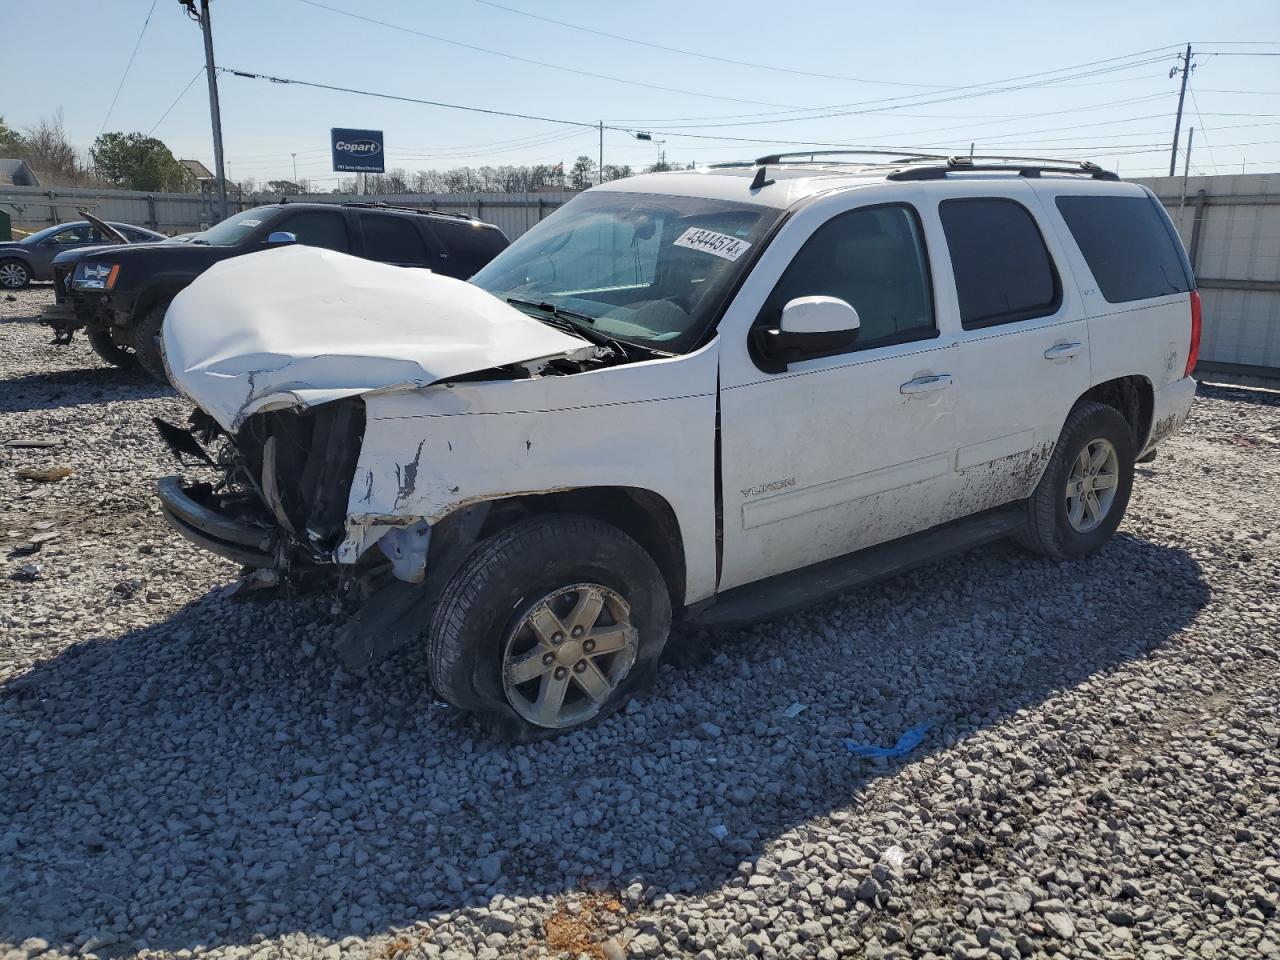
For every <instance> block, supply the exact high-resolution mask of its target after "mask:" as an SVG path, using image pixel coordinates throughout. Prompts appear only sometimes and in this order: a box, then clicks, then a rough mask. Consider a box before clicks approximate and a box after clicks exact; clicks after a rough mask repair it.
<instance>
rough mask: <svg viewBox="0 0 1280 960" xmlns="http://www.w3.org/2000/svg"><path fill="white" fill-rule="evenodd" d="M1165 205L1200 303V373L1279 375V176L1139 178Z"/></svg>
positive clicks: (1272, 376)
mask: <svg viewBox="0 0 1280 960" xmlns="http://www.w3.org/2000/svg"><path fill="white" fill-rule="evenodd" d="M1140 182H1141V183H1145V184H1146V185H1147V186H1148V187H1150V188H1151V189H1152V190H1153V191H1154V192H1155V194H1156V196H1158V197H1159V198H1160V199H1161V201H1162V202H1163V203H1164V205H1165V208H1166V209H1167V210H1168V211H1169V216H1170V217H1172V218H1173V222H1174V223H1175V224H1176V225H1177V227H1178V232H1179V233H1180V234H1181V236H1182V242H1183V244H1184V245H1185V246H1186V248H1187V251H1188V253H1189V254H1190V255H1191V263H1192V266H1193V267H1195V271H1196V280H1197V283H1198V284H1199V287H1200V295H1201V297H1202V298H1203V303H1204V334H1203V339H1202V341H1201V345H1200V357H1201V367H1200V369H1201V371H1202V372H1205V373H1213V372H1215V371H1217V372H1222V373H1227V374H1240V375H1244V376H1260V377H1271V378H1277V377H1280V174H1274V173H1271V174H1240V175H1236V176H1219V177H1190V178H1189V179H1188V180H1187V185H1186V193H1185V195H1184V193H1183V188H1182V178H1181V177H1153V178H1150V179H1144V180H1142V181H1140Z"/></svg>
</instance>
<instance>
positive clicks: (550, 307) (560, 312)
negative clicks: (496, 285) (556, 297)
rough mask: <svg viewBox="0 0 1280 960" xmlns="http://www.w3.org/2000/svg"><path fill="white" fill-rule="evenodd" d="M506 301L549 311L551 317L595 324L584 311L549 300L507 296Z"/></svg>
mask: <svg viewBox="0 0 1280 960" xmlns="http://www.w3.org/2000/svg"><path fill="white" fill-rule="evenodd" d="M507 303H510V304H512V305H513V306H517V307H532V308H533V309H534V310H541V311H543V312H544V313H549V314H551V315H552V316H553V317H567V318H569V319H570V320H581V321H582V322H583V323H589V324H592V325H593V326H594V325H595V322H596V318H595V317H593V316H590V315H588V314H585V313H578V311H576V310H566V309H565V308H564V307H557V306H556V305H555V304H554V303H551V302H550V301H547V300H543V301H537V300H521V299H520V298H519V297H507Z"/></svg>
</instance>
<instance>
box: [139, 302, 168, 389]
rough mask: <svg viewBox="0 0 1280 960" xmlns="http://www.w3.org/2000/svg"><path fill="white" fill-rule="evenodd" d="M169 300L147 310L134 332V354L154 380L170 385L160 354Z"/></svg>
mask: <svg viewBox="0 0 1280 960" xmlns="http://www.w3.org/2000/svg"><path fill="white" fill-rule="evenodd" d="M169 302H170V301H169V298H165V299H163V300H158V301H157V302H155V303H153V304H152V305H151V306H149V307H148V308H147V312H146V313H144V314H143V315H142V319H141V320H139V321H138V325H137V326H136V327H135V328H134V331H133V353H134V356H136V357H137V358H138V364H139V365H140V366H141V367H142V369H143V370H145V371H146V372H147V373H148V374H150V375H151V378H152V379H153V380H156V381H158V382H160V383H168V382H169V377H168V376H167V375H166V374H165V371H164V358H163V356H162V355H161V353H160V330H161V328H162V327H163V326H164V314H165V311H166V310H168V309H169Z"/></svg>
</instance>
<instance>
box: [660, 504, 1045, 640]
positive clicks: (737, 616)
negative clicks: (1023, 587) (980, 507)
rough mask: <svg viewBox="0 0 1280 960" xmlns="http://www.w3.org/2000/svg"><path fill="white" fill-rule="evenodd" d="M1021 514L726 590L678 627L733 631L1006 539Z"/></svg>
mask: <svg viewBox="0 0 1280 960" xmlns="http://www.w3.org/2000/svg"><path fill="white" fill-rule="evenodd" d="M1025 515H1026V505H1025V503H1023V502H1018V503H1011V504H1008V505H1006V506H1003V507H997V508H995V509H994V510H986V511H984V512H982V513H976V514H974V515H973V516H970V517H962V518H961V519H959V520H953V521H951V522H950V523H944V524H942V525H941V526H938V527H933V528H931V529H929V530H924V531H921V532H920V533H913V534H911V535H910V536H908V537H901V538H899V539H897V540H890V541H889V542H888V543H882V544H878V545H877V546H874V547H867V548H866V549H865V550H859V551H857V552H855V553H849V554H845V555H844V556H842V557H834V558H832V559H831V560H824V561H822V562H821V563H814V564H810V565H809V566H807V567H801V568H800V569H799V570H791V571H789V572H787V573H780V574H778V575H776V576H773V577H768V578H766V579H764V580H757V581H756V582H754V583H746V584H743V585H742V586H740V587H734V588H733V589H732V590H726V591H725V592H724V593H721V594H719V595H717V596H716V597H714V598H712V599H711V600H709V601H707V602H705V603H701V604H695V605H694V606H693V607H691V608H690V609H689V610H688V611H687V612H686V613H685V616H684V622H685V623H687V624H690V625H692V626H699V627H734V626H741V625H744V624H748V623H752V622H755V621H757V620H763V619H766V618H769V617H777V616H782V615H783V614H788V613H793V612H794V611H796V610H800V609H803V608H804V607H807V606H810V605H811V604H814V603H818V602H819V601H822V600H828V599H830V598H831V597H836V596H839V595H840V594H842V593H847V592H848V591H850V590H853V589H855V588H857V587H864V586H866V585H867V584H870V583H875V582H876V581H877V580H884V579H886V578H888V577H892V576H896V575H897V574H899V573H905V572H906V571H908V570H911V569H914V568H915V567H918V566H921V565H922V564H926V563H929V562H931V561H933V560H938V559H940V558H942V557H947V556H950V555H952V554H955V553H961V552H962V551H965V550H969V549H971V548H972V547H977V546H981V545H982V544H985V543H992V542H994V541H996V540H1000V539H1003V538H1004V537H1007V536H1009V535H1010V534H1012V533H1013V532H1014V531H1015V530H1016V529H1017V528H1018V526H1019V525H1020V524H1021V523H1022V521H1023V517H1024V516H1025Z"/></svg>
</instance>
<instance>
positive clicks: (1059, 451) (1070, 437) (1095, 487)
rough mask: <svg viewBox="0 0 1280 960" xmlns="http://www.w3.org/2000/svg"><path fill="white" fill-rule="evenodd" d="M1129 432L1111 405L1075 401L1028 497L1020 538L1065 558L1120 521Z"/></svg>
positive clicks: (1096, 543)
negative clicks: (1037, 481)
mask: <svg viewBox="0 0 1280 960" xmlns="http://www.w3.org/2000/svg"><path fill="white" fill-rule="evenodd" d="M1133 461H1134V444H1133V434H1132V432H1131V431H1130V429H1129V423H1128V421H1126V420H1125V419H1124V417H1122V416H1121V415H1120V413H1119V412H1118V411H1117V410H1116V409H1115V408H1114V407H1108V406H1106V405H1104V404H1101V403H1092V402H1087V403H1081V404H1078V405H1077V406H1076V407H1075V408H1074V409H1073V410H1072V411H1071V414H1070V415H1069V416H1068V417H1067V422H1066V425H1065V426H1064V427H1063V428H1062V435H1061V436H1060V437H1059V438H1058V445H1057V446H1056V447H1055V448H1054V451H1053V455H1052V456H1051V457H1050V458H1049V465H1048V466H1047V467H1046V468H1045V471H1044V476H1042V477H1041V478H1040V483H1039V484H1037V486H1036V489H1035V492H1034V493H1033V494H1032V495H1031V499H1030V500H1029V501H1027V514H1026V520H1025V522H1024V525H1023V528H1022V530H1021V531H1020V532H1019V534H1018V541H1019V542H1020V543H1021V544H1022V545H1023V546H1024V547H1026V548H1027V549H1029V550H1033V551H1035V552H1036V553H1042V554H1044V555H1046V556H1049V557H1053V558H1054V559H1055V560H1066V559H1072V558H1075V557H1083V556H1087V555H1088V554H1090V553H1093V552H1094V551H1095V550H1098V549H1099V548H1101V547H1102V545H1103V544H1104V543H1106V542H1107V541H1108V540H1109V539H1111V535H1112V534H1114V533H1115V532H1116V529H1117V528H1118V527H1119V526H1120V521H1121V520H1122V519H1123V518H1124V511H1125V508H1126V507H1127V506H1128V504H1129V494H1130V492H1131V491H1132V489H1133Z"/></svg>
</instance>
